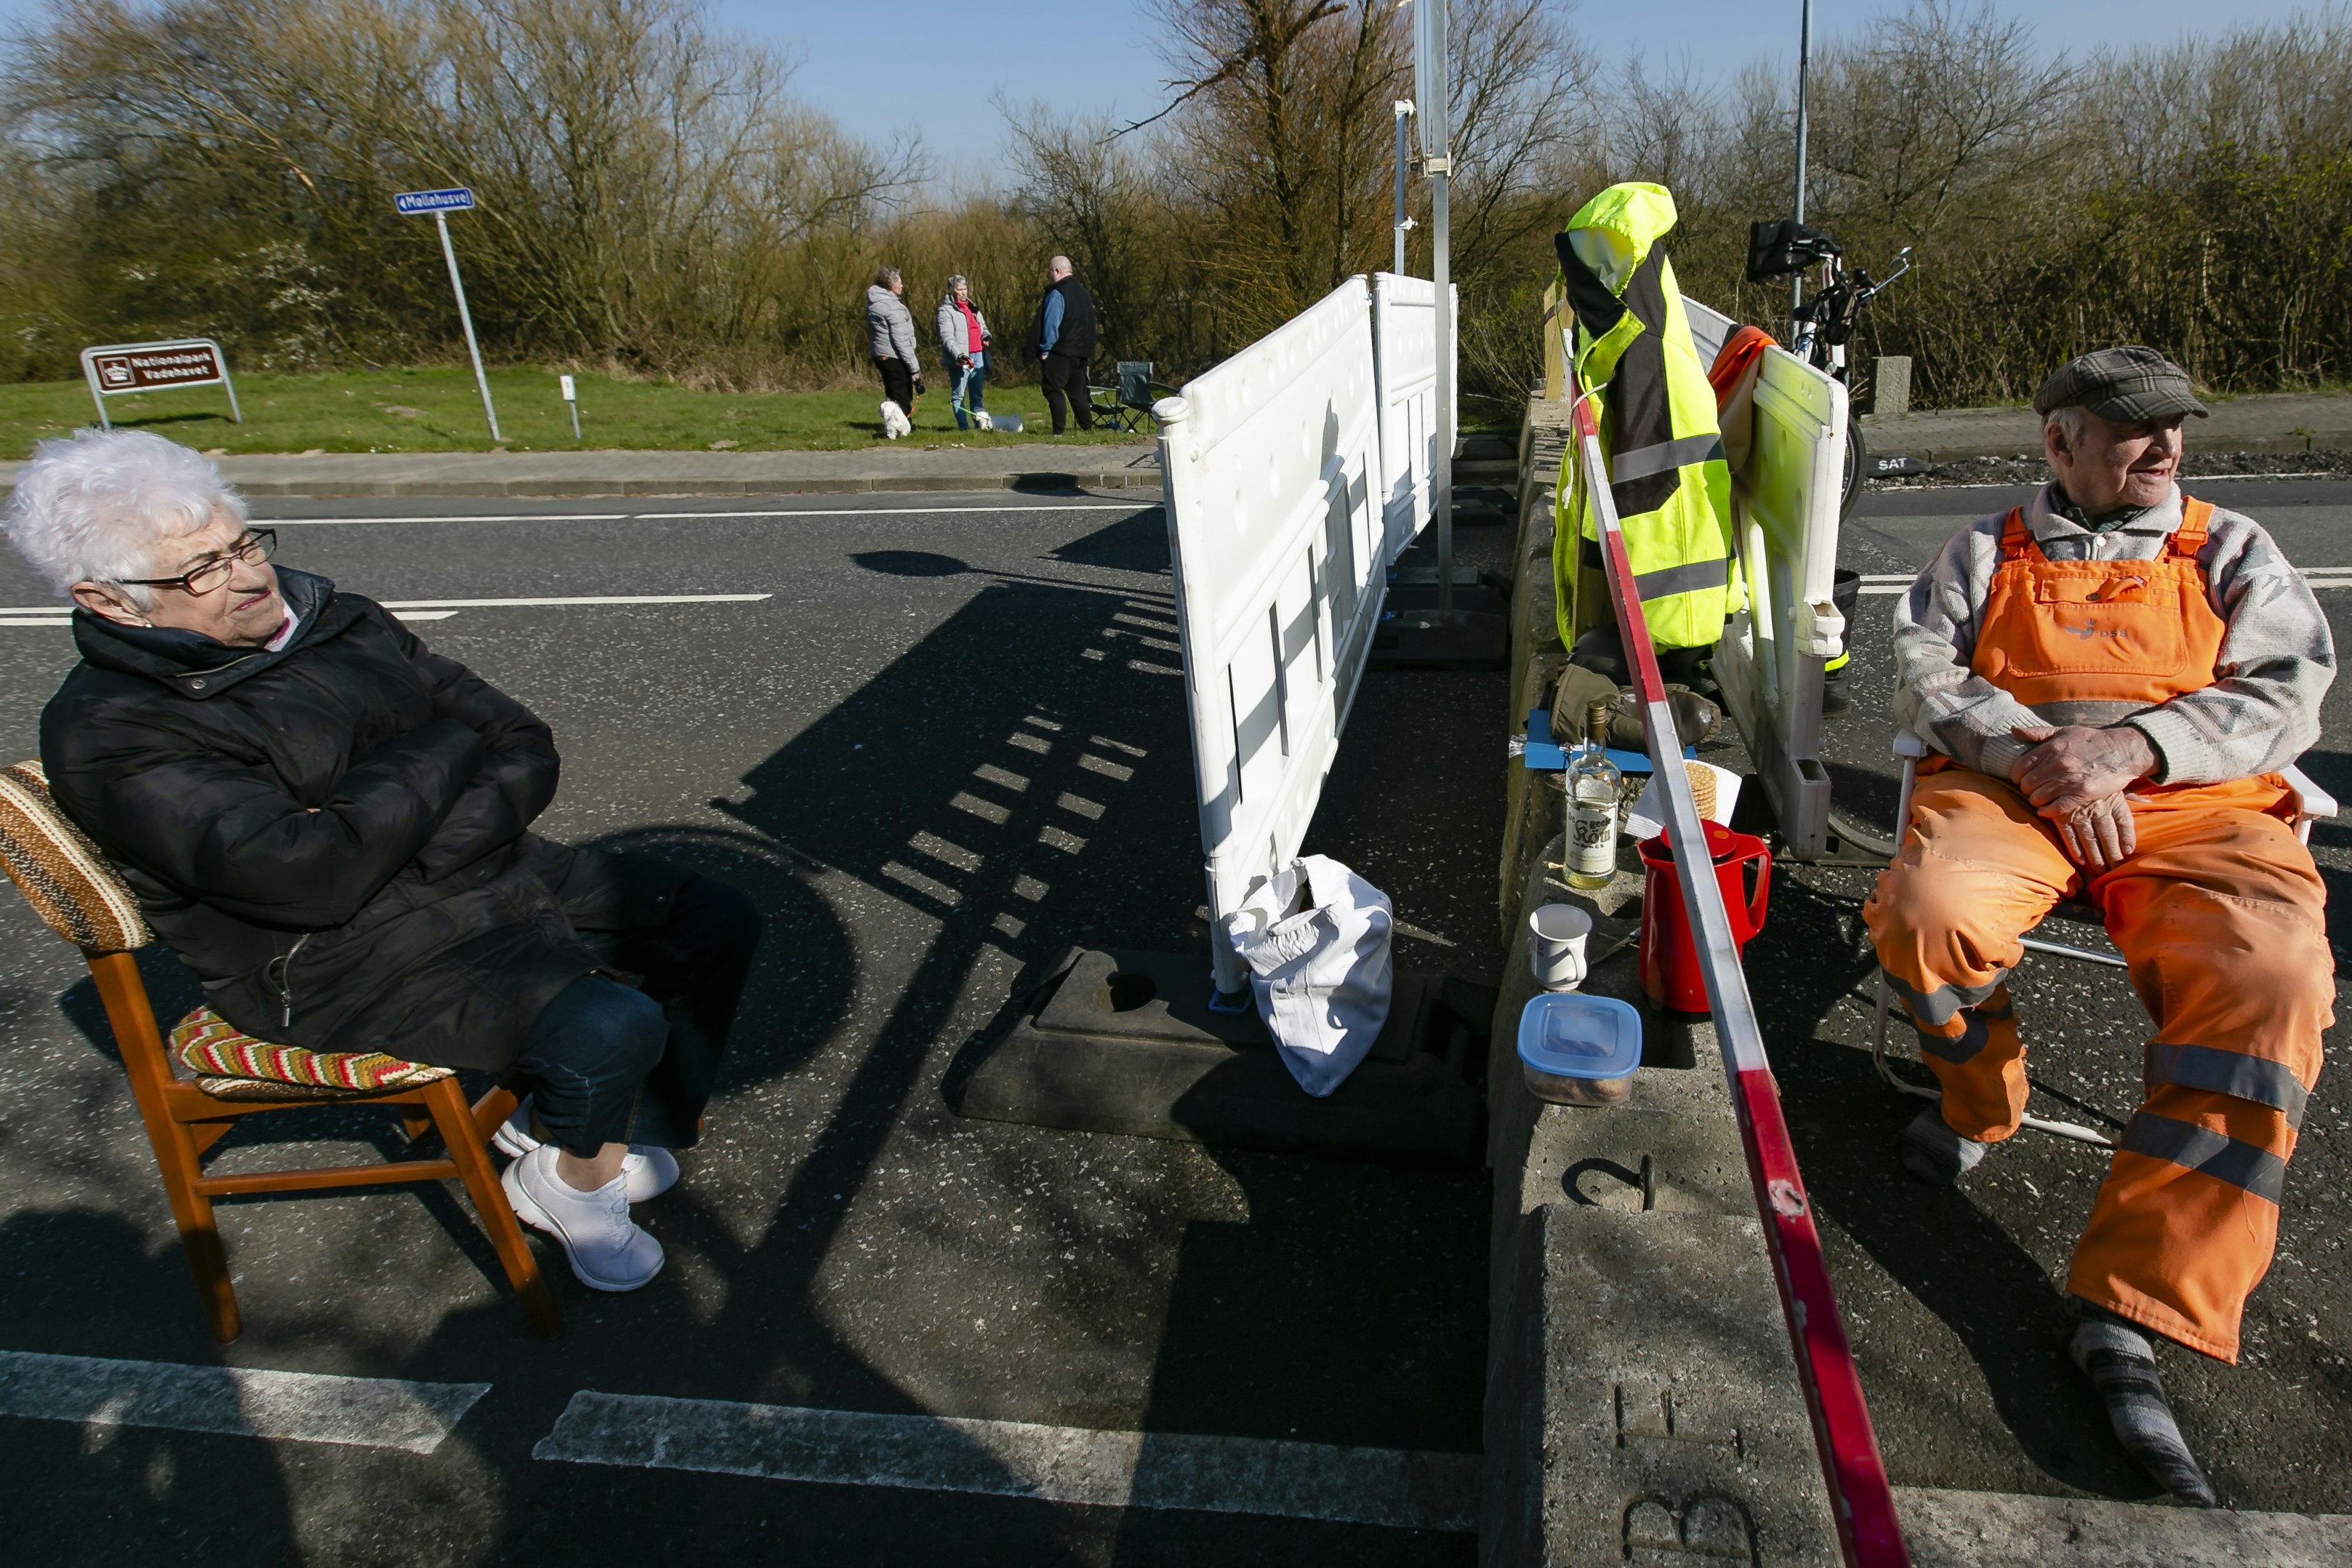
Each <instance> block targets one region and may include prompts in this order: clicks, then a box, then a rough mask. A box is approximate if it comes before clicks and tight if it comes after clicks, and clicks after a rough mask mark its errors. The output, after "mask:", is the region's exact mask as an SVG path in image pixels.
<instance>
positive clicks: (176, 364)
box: [81, 338, 245, 430]
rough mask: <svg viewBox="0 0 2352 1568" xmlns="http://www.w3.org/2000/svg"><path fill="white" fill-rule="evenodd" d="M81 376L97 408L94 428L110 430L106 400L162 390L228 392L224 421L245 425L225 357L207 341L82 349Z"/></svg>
mask: <svg viewBox="0 0 2352 1568" xmlns="http://www.w3.org/2000/svg"><path fill="white" fill-rule="evenodd" d="M81 373H82V378H83V379H84V380H85V381H87V382H89V395H90V400H91V401H92V402H95V403H97V404H98V423H100V425H102V426H104V427H105V428H107V429H109V430H111V429H112V428H113V427H114V426H113V423H112V422H111V421H110V420H109V419H108V418H107V415H106V400H107V399H108V398H110V397H124V396H128V395H130V394H131V393H134V392H155V391H160V390H162V389H164V388H168V387H209V386H218V387H221V388H223V389H224V390H226V392H228V412H229V417H230V418H232V419H234V420H236V422H237V423H240V424H242V423H245V419H244V416H243V414H241V413H239V412H238V410H237V406H236V387H235V386H234V385H233V384H232V383H231V382H230V381H229V379H228V356H227V355H226V354H224V353H222V352H221V346H220V345H219V344H218V343H216V342H215V341H213V340H211V339H210V338H184V339H180V340H175V341H173V342H168V343H113V344H108V345H106V346H104V347H100V348H91V349H84V350H82V351H81Z"/></svg>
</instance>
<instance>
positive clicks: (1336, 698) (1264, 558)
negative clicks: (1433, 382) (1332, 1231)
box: [1152, 277, 1387, 995]
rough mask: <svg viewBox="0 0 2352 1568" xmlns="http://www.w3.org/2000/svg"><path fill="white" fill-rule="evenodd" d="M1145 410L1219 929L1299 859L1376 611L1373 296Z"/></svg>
mask: <svg viewBox="0 0 2352 1568" xmlns="http://www.w3.org/2000/svg"><path fill="white" fill-rule="evenodd" d="M1152 412H1153V413H1155V414H1156V415H1157V416H1158V418H1159V420H1160V473H1161V475H1162V476H1164V477H1165V480H1166V483H1167V486H1168V541H1169V549H1170V552H1171V556H1172V558H1173V561H1172V564H1173V568H1174V570H1173V573H1172V575H1173V578H1174V580H1175V584H1176V611H1177V613H1176V622H1177V625H1178V627H1179V629H1180V636H1181V642H1182V646H1183V656H1184V695H1185V701H1186V704H1187V706H1189V708H1190V710H1191V713H1192V766H1193V773H1194V786H1195V789H1196V791H1197V798H1198V800H1199V801H1200V808H1201V844H1202V849H1203V850H1204V851H1205V852H1206V853H1207V873H1208V883H1209V915H1210V919H1209V929H1210V931H1211V932H1212V933H1215V932H1218V931H1220V930H1222V928H1223V927H1222V922H1223V917H1224V916H1225V915H1227V914H1229V913H1231V912H1232V911H1234V910H1236V909H1238V908H1240V907H1241V903H1242V900H1243V899H1244V897H1245V896H1247V894H1248V893H1249V890H1250V889H1251V887H1252V886H1254V885H1255V883H1257V882H1259V881H1260V880H1262V879H1264V878H1267V877H1270V876H1272V875H1273V874H1274V873H1276V872H1277V871H1279V870H1281V869H1282V868H1283V867H1284V866H1286V865H1287V864H1288V863H1289V862H1290V861H1291V859H1292V858H1293V857H1294V856H1296V855H1297V853H1298V851H1299V846H1300V844H1301V842H1302V841H1304V840H1305V838H1306V836H1307V823H1308V821H1310V820H1312V818H1313V817H1314V815H1315V803H1316V801H1317V800H1318V798H1319V797H1320V796H1321V794H1322V790H1323V777H1324V774H1325V773H1326V772H1328V770H1329V768H1330V766H1331V758H1332V757H1333V755H1334V754H1335V753H1336V752H1337V751H1338V749H1339V731H1340V728H1341V727H1342V726H1343V725H1345V724H1346V722H1347V718H1348V709H1349V706H1350V705H1351V704H1352V703H1353V702H1354V700H1355V695H1356V687H1357V684H1358V682H1359V680H1360V677H1361V675H1362V674H1363V668H1364V659H1365V656H1366V655H1367V654H1368V653H1370V652H1371V646H1372V632H1373V630H1374V628H1375V627H1376V626H1377V625H1378V624H1379V622H1380V615H1381V591H1382V587H1383V584H1384V583H1385V581H1386V576H1387V574H1386V571H1385V568H1386V564H1387V562H1386V558H1385V555H1384V553H1383V551H1382V549H1381V545H1382V537H1381V527H1382V525H1381V507H1379V505H1378V504H1377V503H1376V501H1375V500H1374V497H1373V495H1372V490H1373V486H1375V485H1377V484H1378V483H1379V476H1380V472H1381V447H1380V420H1379V404H1378V401H1377V389H1376V385H1375V382H1374V379H1373V369H1372V331H1371V298H1370V289H1369V288H1368V287H1366V285H1365V282H1364V280H1363V279H1362V278H1360V277H1351V278H1349V280H1348V281H1347V282H1346V283H1344V284H1342V285H1341V286H1340V287H1338V288H1336V289H1334V290H1333V291H1332V292H1331V293H1330V295H1329V296H1328V297H1327V298H1325V299H1323V300H1322V301H1321V302H1320V303H1319V304H1318V305H1316V306H1315V307H1314V308H1312V309H1310V310H1308V311H1307V312H1306V313H1305V314H1304V315H1302V316H1299V317H1298V318H1297V319H1295V320H1292V321H1290V322H1288V323H1287V324H1286V325H1285V326H1283V327H1281V328H1279V329H1276V331H1275V332H1274V333H1272V334H1271V335H1270V336H1268V337H1266V338H1264V339H1262V340H1259V341H1258V342H1256V343H1254V344H1252V345H1251V346H1250V347H1248V348H1247V349H1244V350H1242V351H1241V352H1240V353H1238V354H1236V355H1234V357H1233V358H1232V359H1230V360H1227V361H1224V362H1223V364H1221V365H1219V366H1217V367H1216V368H1215V369H1214V370H1212V371H1208V372H1206V373H1205V374H1203V375H1201V376H1199V377H1196V378H1195V379H1193V380H1192V382H1188V383H1186V385H1185V388H1184V392H1183V395H1182V396H1181V397H1171V398H1164V399H1162V400H1161V401H1160V403H1159V405H1158V406H1157V407H1156V408H1155V409H1154V410H1153V411H1152ZM1210 949H1211V953H1212V955H1213V963H1214V966H1215V970H1216V982H1217V988H1218V989H1219V990H1220V991H1223V992H1225V993H1227V994H1229V995H1230V994H1232V993H1235V992H1238V991H1240V990H1242V989H1243V988H1244V984H1245V979H1244V971H1243V969H1242V967H1241V964H1240V962H1239V960H1238V959H1236V958H1235V957H1234V954H1233V952H1232V951H1231V949H1230V948H1228V947H1227V946H1225V944H1224V943H1223V940H1222V939H1219V938H1216V937H1213V938H1212V940H1211V943H1210Z"/></svg>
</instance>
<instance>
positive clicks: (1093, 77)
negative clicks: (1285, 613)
mask: <svg viewBox="0 0 2352 1568" xmlns="http://www.w3.org/2000/svg"><path fill="white" fill-rule="evenodd" d="M0 3H5V0H0ZM1996 5H1998V6H1999V8H2000V10H2001V11H2002V12H2004V13H2006V14H2010V15H2026V16H2033V17H2035V18H2036V20H2035V37H2036V38H2037V39H2038V40H2039V41H2040V42H2041V43H2042V46H2043V47H2045V48H2047V49H2049V50H2051V51H2052V52H2053V53H2054V52H2056V51H2057V50H2059V49H2062V48H2063V49H2069V50H2073V51H2075V52H2083V51H2086V50H2089V49H2093V48H2095V47H2099V46H2101V45H2113V46H2117V47H2131V46H2134V45H2137V44H2147V43H2169V42H2172V41H2173V40H2175V39H2177V38H2178V37H2180V36H2181V35H2182V34H2184V33H2191V32H2199V31H2204V32H2210V31H2213V30H2215V29H2216V28H2220V27H2226V26H2229V25H2230V24H2231V23H2232V22H2237V23H2254V22H2260V21H2263V20H2266V19H2270V18H2273V17H2284V16H2289V15H2291V14H2293V13H2294V11H2295V10H2296V9H2297V8H2298V7H2297V6H2296V5H2295V4H2294V3H2293V0H2231V4H2229V5H2215V4H2213V3H2212V0H2070V3H2069V4H2068V5H2061V6H2048V5H2019V4H2017V3H2016V0H1996ZM1903 8H1904V7H1903V6H1902V5H1900V4H1895V5H1889V4H1887V3H1886V0H1815V4H1814V7H1813V28H1814V35H1815V37H1816V38H1821V37H1833V36H1835V35H1837V34H1839V33H1843V32H1852V31H1856V30H1859V29H1860V28H1861V27H1862V26H1864V25H1866V24H1867V23H1868V21H1869V20H1870V18H1871V17H1873V16H1878V15H1880V14H1882V13H1884V12H1887V11H1899V10H1902V9H1903ZM721 9H722V12H723V14H724V16H726V18H727V20H729V21H730V23H732V24H733V25H735V26H739V27H741V28H743V29H744V30H746V31H748V32H754V33H757V34H759V35H761V37H768V38H771V39H773V40H776V41H779V42H781V43H782V44H783V45H784V46H785V47H788V48H791V49H793V50H794V51H795V52H797V53H798V54H799V55H800V57H801V58H802V60H803V66H802V68H801V71H800V73H799V77H798V78H797V85H798V87H799V89H800V91H801V93H802V94H803V97H805V98H806V99H809V100H810V101H812V102H813V103H814V104H816V105H818V106H820V107H822V108H824V109H825V110H828V111H830V112H831V113H832V114H833V115H834V116H835V118H836V119H838V120H841V121H842V123H843V124H844V125H845V126H847V127H848V128H849V129H850V130H852V131H856V132H858V133H860V134H862V135H866V136H880V135H885V134H887V133H888V132H889V131H892V130H894V129H898V128H903V127H909V126H913V127H919V128H920V130H921V131H922V133H923V138H924V141H926V143H927V144H928V145H929V148H930V150H931V152H932V154H933V157H934V160H935V161H936V162H938V163H940V165H941V166H942V167H943V168H944V169H949V170H952V169H955V168H957V167H959V166H960V167H961V168H962V169H964V170H967V171H970V172H984V171H990V170H992V169H993V168H994V167H995V165H996V159H997V154H998V151H999V143H1000V141H1001V130H1000V127H999V123H998V117H997V115H996V113H995V111H994V110H992V109H991V108H990V106H989V96H990V94H991V92H992V91H995V90H998V89H1002V90H1003V91H1004V92H1005V93H1006V94H1008V95H1010V96H1012V97H1013V98H1015V99H1032V98H1041V97H1042V98H1045V99H1048V100H1049V101H1051V102H1053V103H1054V104H1055V106H1056V107H1059V108H1063V109H1072V110H1075V109H1089V110H1091V109H1097V108H1114V109H1116V110H1118V112H1119V113H1121V114H1127V113H1129V111H1142V110H1150V109H1154V108H1157V107H1159V105H1160V101H1161V98H1160V91H1161V89H1160V78H1161V77H1162V76H1163V75H1164V74H1165V71H1164V68H1163V66H1162V65H1161V63H1160V59H1159V57H1157V56H1156V55H1155V54H1154V53H1153V51H1152V40H1153V37H1154V35H1155V31H1156V29H1155V28H1154V27H1153V26H1152V23H1151V16H1152V10H1153V7H1152V5H1151V0H1011V3H1009V4H1002V3H1000V4H979V5H974V4H969V3H964V0H890V3H888V4H887V5H845V4H839V3H837V0H722V5H721ZM1800 11H1801V5H1800V3H1799V0H1760V3H1759V0H1663V3H1655V4H1648V5H1625V4H1623V3H1622V0H1586V4H1584V5H1580V6H1579V7H1578V8H1577V10H1576V11H1575V12H1573V13H1571V16H1570V22H1571V26H1574V27H1575V28H1576V29H1577V30H1578V31H1579V32H1580V34H1581V35H1582V36H1583V37H1584V39H1585V41H1586V45H1587V47H1589V48H1591V50H1592V51H1593V52H1594V53H1595V54H1596V55H1597V56H1599V57H1601V59H1602V60H1603V61H1604V62H1605V61H1612V60H1620V59H1622V58H1624V57H1627V56H1629V55H1632V54H1634V53H1636V52H1640V53H1644V54H1647V55H1648V56H1650V57H1652V59H1653V60H1664V58H1666V57H1670V56H1686V57H1688V58H1689V60H1690V62H1691V63H1692V65H1694V66H1695V67H1696V68H1698V69H1699V70H1700V71H1702V72H1706V73H1712V74H1714V75H1716V76H1717V77H1718V78H1723V79H1728V78H1731V77H1732V76H1734V75H1736V74H1737V73H1738V70H1739V68H1741V67H1742V66H1744V65H1746V64H1747V63H1748V61H1749V60H1751V59H1758V58H1762V57H1780V58H1781V59H1784V60H1788V61H1792V62H1793V61H1794V59H1795V58H1796V54H1797V24H1798V16H1799V15H1800ZM886 18H887V20H886ZM877 44H878V46H879V55H880V57H877ZM1049 62H1050V63H1049ZM910 100H911V101H910Z"/></svg>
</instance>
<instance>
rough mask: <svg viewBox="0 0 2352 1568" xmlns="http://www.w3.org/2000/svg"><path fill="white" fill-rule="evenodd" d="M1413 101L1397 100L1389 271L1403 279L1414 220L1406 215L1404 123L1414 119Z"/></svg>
mask: <svg viewBox="0 0 2352 1568" xmlns="http://www.w3.org/2000/svg"><path fill="white" fill-rule="evenodd" d="M1410 119H1412V99H1409V98H1401V99H1397V100H1396V133H1397V168H1396V265H1395V266H1393V267H1390V268H1389V270H1390V271H1391V272H1393V273H1395V274H1396V275H1397V276H1398V277H1403V276H1404V236H1405V231H1406V230H1407V229H1410V228H1412V218H1411V217H1410V216H1408V215H1407V214H1406V213H1405V210H1404V149H1405V131H1404V122H1405V121H1406V120H1410Z"/></svg>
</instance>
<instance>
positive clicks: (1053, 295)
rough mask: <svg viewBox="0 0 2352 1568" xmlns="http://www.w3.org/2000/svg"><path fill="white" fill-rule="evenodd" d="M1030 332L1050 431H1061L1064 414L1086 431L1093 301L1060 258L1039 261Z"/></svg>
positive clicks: (1090, 419) (1091, 417)
mask: <svg viewBox="0 0 2352 1568" xmlns="http://www.w3.org/2000/svg"><path fill="white" fill-rule="evenodd" d="M1034 341H1035V344H1036V348H1037V357H1038V361H1039V365H1038V379H1039V380H1040V381H1041V382H1044V383H1045V411H1046V412H1047V413H1050V414H1052V415H1053V416H1054V434H1056V435H1059V434H1062V424H1063V419H1064V416H1065V415H1066V414H1067V415H1069V416H1073V417H1075V418H1076V420H1077V422H1078V428H1079V429H1080V430H1092V429H1093V428H1094V427H1095V413H1094V409H1095V405H1094V394H1093V393H1091V392H1088V391H1087V361H1088V360H1091V359H1093V358H1094V357H1095V301H1094V296H1092V295H1090V294H1088V293H1087V286H1086V285H1085V284H1083V283H1080V282H1079V281H1078V280H1077V278H1076V277H1073V276H1072V275H1071V272H1070V258H1069V257H1068V256H1055V257H1054V259H1053V260H1051V261H1049V262H1047V263H1046V264H1045V294H1044V295H1043V296H1042V297H1041V298H1039V299H1038V301H1037V325H1036V327H1035V328H1034Z"/></svg>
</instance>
